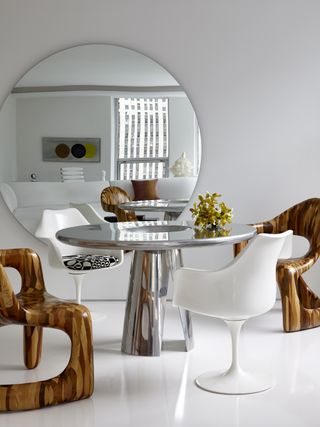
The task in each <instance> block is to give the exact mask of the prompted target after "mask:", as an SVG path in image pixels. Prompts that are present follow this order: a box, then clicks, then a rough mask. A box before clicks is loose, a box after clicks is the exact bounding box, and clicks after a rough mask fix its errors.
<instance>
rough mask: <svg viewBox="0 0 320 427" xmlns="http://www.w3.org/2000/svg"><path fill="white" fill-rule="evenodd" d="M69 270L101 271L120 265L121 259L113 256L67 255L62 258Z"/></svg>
mask: <svg viewBox="0 0 320 427" xmlns="http://www.w3.org/2000/svg"><path fill="white" fill-rule="evenodd" d="M62 261H63V263H64V265H65V266H66V267H67V268H68V269H69V270H77V271H79V270H85V271H87V270H99V269H101V268H108V267H114V266H115V265H117V264H119V258H117V257H115V256H113V255H66V256H63V257H62Z"/></svg>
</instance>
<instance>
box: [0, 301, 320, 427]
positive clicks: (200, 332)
mask: <svg viewBox="0 0 320 427" xmlns="http://www.w3.org/2000/svg"><path fill="white" fill-rule="evenodd" d="M88 306H89V308H91V309H93V310H95V311H100V312H101V311H104V312H105V313H106V314H107V318H106V319H104V320H103V321H102V322H100V323H96V324H95V325H94V345H95V393H94V395H93V397H92V398H91V399H87V400H84V401H81V402H75V403H70V404H66V405H60V406H57V407H53V408H47V409H41V410H37V411H29V412H25V413H10V414H8V413H4V414H0V426H1V427H2V426H6V427H16V426H18V425H19V424H20V425H23V427H38V426H39V427H40V426H41V427H51V426H52V427H53V426H54V427H57V426H58V427H64V426H68V427H94V426H110V427H116V426H131V427H133V426H134V427H135V426H139V427H143V426H148V427H167V426H170V427H171V426H190V427H191V426H192V427H195V426H199V427H206V426H210V427H213V426H219V427H224V426H225V427H233V426H237V427H251V426H255V427H256V426H259V427H264V426H268V427H270V426H273V427H274V426H284V427H285V426H289V425H290V427H298V426H311V425H319V411H318V405H319V404H318V401H319V396H320V363H319V361H318V355H319V354H320V328H317V329H313V330H309V331H303V332H300V333H292V334H285V333H283V332H282V329H281V311H280V306H279V303H277V305H276V307H275V308H274V309H273V310H272V311H271V312H269V313H267V314H266V315H264V316H261V317H259V318H256V319H251V320H249V321H248V322H247V324H246V325H245V327H244V330H243V336H242V338H243V340H242V341H241V348H240V358H241V359H240V360H241V361H242V364H243V365H244V366H246V367H252V368H256V369H262V370H270V371H272V372H274V375H275V379H276V385H275V387H274V388H273V389H271V390H270V391H267V392H264V393H259V394H255V395H248V396H224V395H218V394H213V393H208V392H205V391H203V390H201V389H199V388H198V387H197V386H196V385H195V384H194V378H195V377H196V376H197V375H199V374H200V373H203V372H205V371H207V370H213V369H217V370H223V369H225V368H226V367H227V366H228V365H229V363H230V357H231V355H230V341H229V336H228V331H227V329H226V327H225V326H224V325H223V323H222V322H221V321H218V320H215V319H210V318H205V317H199V316H194V333H195V341H196V347H195V349H194V350H193V351H192V352H190V353H188V354H187V353H184V352H180V351H178V350H179V344H181V342H180V340H181V339H182V333H181V330H180V324H179V320H178V315H177V311H176V309H174V308H172V307H171V305H170V304H169V305H168V309H167V313H166V321H165V346H164V350H163V352H162V355H161V357H156V358H147V357H134V356H128V355H124V354H121V353H120V340H121V331H122V322H123V315H124V303H120V302H108V303H102V302H99V303H94V304H93V303H90V304H88ZM0 340H1V355H0V381H1V383H2V384H3V383H12V382H17V381H18V380H20V381H21V382H26V381H34V380H36V379H38V378H41V379H44V378H48V377H50V376H53V375H54V374H55V373H58V372H59V371H61V370H62V369H63V367H64V366H65V364H66V363H67V359H68V351H69V343H68V338H67V336H65V335H63V334H62V333H61V332H59V331H56V330H46V331H45V340H44V353H43V357H42V362H41V364H40V367H39V368H37V369H36V370H34V371H28V372H27V371H26V370H25V369H24V368H23V364H22V352H21V345H22V339H21V328H19V327H16V326H7V327H5V328H1V329H0Z"/></svg>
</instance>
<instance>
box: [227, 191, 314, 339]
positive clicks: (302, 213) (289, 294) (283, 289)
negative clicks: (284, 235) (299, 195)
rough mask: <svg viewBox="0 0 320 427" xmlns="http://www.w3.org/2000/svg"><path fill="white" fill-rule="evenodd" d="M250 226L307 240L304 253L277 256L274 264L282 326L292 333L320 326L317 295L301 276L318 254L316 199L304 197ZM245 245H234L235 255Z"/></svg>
mask: <svg viewBox="0 0 320 427" xmlns="http://www.w3.org/2000/svg"><path fill="white" fill-rule="evenodd" d="M252 225H253V226H254V227H256V229H257V232H258V233H281V232H283V231H286V230H293V233H294V234H295V235H298V236H302V237H305V238H306V239H307V240H308V241H309V245H310V247H309V250H308V252H307V253H306V254H305V255H304V256H302V257H300V258H290V259H280V260H279V261H278V264H277V281H278V286H279V289H280V294H281V301H282V315H283V328H284V330H285V331H286V332H293V331H300V330H303V329H309V328H314V327H317V326H320V298H319V297H318V296H317V295H316V294H315V293H314V292H313V291H312V290H311V289H310V288H309V287H308V285H307V283H306V282H305V280H304V279H303V277H302V274H303V273H305V272H306V271H307V270H309V269H310V268H311V267H312V265H313V264H314V263H315V262H316V261H317V259H318V257H319V255H320V199H319V198H312V199H308V200H305V201H303V202H301V203H298V204H296V205H295V206H293V207H291V208H289V209H287V210H286V211H284V212H283V213H281V214H280V215H278V216H276V217H275V218H273V219H271V220H269V221H265V222H261V223H259V224H252ZM245 246H246V243H245V242H242V243H238V244H236V245H235V248H234V249H235V255H237V254H238V253H239V252H240V251H241V250H242V249H243V248H244V247H245Z"/></svg>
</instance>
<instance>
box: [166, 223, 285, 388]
mask: <svg viewBox="0 0 320 427" xmlns="http://www.w3.org/2000/svg"><path fill="white" fill-rule="evenodd" d="M291 238H292V231H291V230H289V231H286V232H284V233H281V234H259V235H257V236H255V237H254V238H253V239H252V240H251V241H250V243H249V245H248V246H247V247H246V248H245V249H244V250H243V251H242V252H241V253H240V254H239V255H238V256H237V257H236V258H235V259H234V260H232V262H231V263H230V264H228V265H227V266H226V267H225V268H223V269H221V270H217V271H201V270H194V269H187V268H182V269H179V270H177V271H176V272H175V275H174V291H173V303H174V304H175V305H178V306H180V307H183V308H185V309H187V310H190V311H193V312H196V313H199V314H204V315H206V316H212V317H216V318H219V319H223V320H224V321H225V322H226V324H227V326H228V327H229V330H230V333H231V339H232V363H231V366H230V368H229V369H228V370H227V371H225V372H222V373H217V372H208V373H205V374H203V375H200V376H199V377H198V378H197V379H196V384H197V385H198V386H199V387H200V388H202V389H204V390H207V391H211V392H215V393H222V394H249V393H257V392H260V391H264V390H267V389H269V388H271V387H272V385H273V378H272V376H271V375H270V374H266V373H255V372H247V371H244V370H243V369H242V368H241V367H240V365H239V357H238V341H239V333H240V329H241V327H242V325H243V324H244V322H245V321H246V320H248V319H249V318H250V317H253V316H258V315H260V314H263V313H265V312H267V311H269V310H271V308H272V307H273V305H274V303H275V300H276V288H277V280H276V264H277V260H278V258H279V256H280V255H282V254H283V252H281V251H282V249H283V248H285V252H286V251H287V248H288V245H287V243H286V240H287V239H288V240H289V246H290V241H291Z"/></svg>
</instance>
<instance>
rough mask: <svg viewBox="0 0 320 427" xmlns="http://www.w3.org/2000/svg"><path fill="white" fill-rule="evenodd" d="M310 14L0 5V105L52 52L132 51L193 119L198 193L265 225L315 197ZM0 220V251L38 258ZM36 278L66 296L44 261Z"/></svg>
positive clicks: (198, 7) (260, 6)
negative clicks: (169, 78)
mask: <svg viewBox="0 0 320 427" xmlns="http://www.w3.org/2000/svg"><path fill="white" fill-rule="evenodd" d="M319 16H320V2H318V1H316V0H304V1H292V0H269V1H264V0H228V1H221V0H201V1H199V0H189V1H185V0H176V1H174V2H172V1H171V0H163V1H161V2H160V1H154V2H152V1H150V0H136V1H134V2H132V1H131V0H120V1H113V0H107V1H104V2H101V1H99V0H80V1H79V0H69V1H68V2H65V1H63V0H57V1H54V2H53V1H50V0H29V1H28V2H17V1H12V0H3V1H2V2H1V13H0V57H1V75H0V100H4V99H5V97H6V95H7V94H8V92H9V91H10V89H11V87H13V85H14V84H15V82H16V81H17V80H18V79H19V78H20V77H21V76H22V75H23V74H24V73H25V71H26V70H27V69H28V68H30V67H31V66H32V65H34V64H35V63H36V62H38V61H39V60H40V59H42V58H43V57H45V56H47V55H49V54H51V53H53V52H55V51H57V50H60V49H63V48H66V47H69V46H73V45H78V44H81V43H97V42H100V43H103V42H111V43H116V44H119V45H123V46H127V47H129V48H132V49H137V50H138V51H140V52H142V53H144V54H146V55H149V56H150V57H151V58H153V59H155V60H156V61H158V62H159V63H160V64H162V65H163V66H164V67H165V68H167V69H168V70H169V71H170V72H171V73H172V74H173V76H174V77H175V78H176V79H177V80H178V81H179V83H180V84H181V85H182V86H183V87H184V89H185V91H186V92H187V94H188V96H189V98H190V100H191V102H192V104H193V106H194V108H195V110H196V112H197V115H198V119H199V125H200V128H201V132H202V141H203V161H202V169H201V173H200V178H199V181H198V186H197V190H196V193H198V192H200V191H201V192H203V191H206V190H207V189H208V190H211V191H219V192H221V193H222V194H223V198H224V200H225V201H226V203H227V204H229V205H231V206H232V207H233V208H234V212H235V219H236V220H237V221H240V222H251V221H256V220H261V219H265V218H270V217H272V216H273V215H275V214H277V213H278V212H280V211H281V210H283V209H285V208H286V207H288V206H290V205H292V204H293V203H295V202H298V201H300V200H303V199H305V198H308V197H310V196H318V195H319V180H318V170H319V168H318V158H319V148H318V147H319V139H320V120H319V115H320V103H319V99H320V85H319V76H320V45H319V40H320V26H319ZM164 22H165V26H163V23H164ZM177 23H178V25H177ZM0 215H1V223H0V235H1V246H3V247H13V246H31V247H34V248H35V249H37V250H38V251H39V253H40V254H41V256H42V258H43V259H45V254H46V252H45V247H44V246H42V245H41V244H40V243H39V242H38V241H37V240H36V239H34V238H33V237H31V236H30V235H28V233H27V232H25V231H24V230H23V229H22V228H21V227H20V225H19V224H17V223H16V222H15V220H14V219H13V218H12V217H11V215H10V214H9V212H8V211H7V209H6V207H5V206H3V205H1V206H0ZM230 249H231V248H217V249H216V250H214V249H212V248H211V249H203V250H201V251H192V252H191V253H190V254H187V256H186V262H187V263H190V264H192V265H199V266H206V267H211V266H214V265H215V264H217V263H219V262H222V261H223V260H224V259H225V258H226V257H227V254H228V256H230V252H231V251H230ZM191 255H192V256H191ZM223 257H225V258H224V259H222V258H223ZM45 272H46V277H47V283H48V287H49V289H50V290H51V291H54V292H55V293H56V294H58V295H63V296H69V295H71V291H70V290H69V286H70V284H69V282H68V280H67V278H64V276H63V277H62V275H58V274H57V273H55V272H53V271H52V270H50V269H49V268H48V266H47V264H46V263H45ZM127 273H128V270H125V269H122V270H121V274H120V272H119V274H117V275H116V276H112V277H111V278H110V276H108V279H107V278H106V280H108V281H109V283H108V285H107V286H106V285H103V280H102V279H101V281H100V282H99V281H97V282H91V283H90V290H89V289H88V288H89V286H86V287H85V292H86V294H85V296H87V295H90V296H96V295H101V296H102V297H103V296H106V295H113V296H118V295H119V296H121V295H123V294H124V293H125V288H126V282H127ZM115 277H116V278H115ZM109 278H110V280H109ZM316 279H317V278H316ZM317 282H318V283H320V281H319V280H318V279H317V280H314V283H317ZM109 290H110V293H109Z"/></svg>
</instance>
